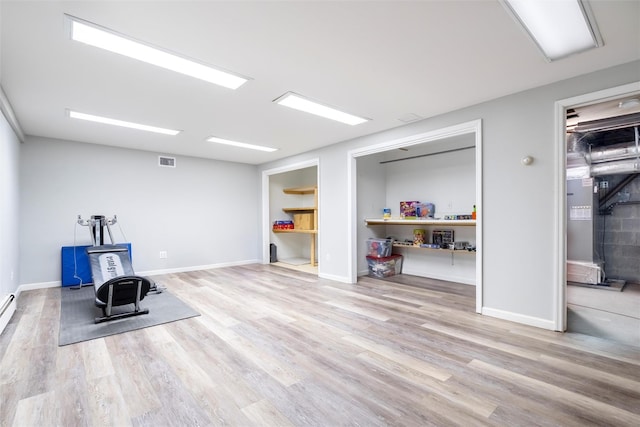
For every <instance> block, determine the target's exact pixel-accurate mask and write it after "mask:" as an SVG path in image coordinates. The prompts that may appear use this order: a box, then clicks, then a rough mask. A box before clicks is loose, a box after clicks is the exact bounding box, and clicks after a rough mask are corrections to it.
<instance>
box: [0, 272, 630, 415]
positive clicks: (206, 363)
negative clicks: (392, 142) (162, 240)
mask: <svg viewBox="0 0 640 427" xmlns="http://www.w3.org/2000/svg"><path fill="white" fill-rule="evenodd" d="M155 279H156V280H157V281H158V282H160V283H161V284H162V285H164V286H166V287H167V288H168V289H169V290H170V291H171V292H172V293H174V294H176V295H178V296H179V297H180V298H181V299H182V300H183V301H185V302H187V303H188V304H190V305H191V306H193V307H194V308H195V309H197V310H199V311H200V312H201V313H202V315H201V316H199V317H195V318H191V319H187V320H182V321H178V322H173V323H169V324H166V325H160V326H155V327H151V328H146V329H142V330H138V331H134V332H130V333H126V334H120V335H114V336H110V337H106V338H102V339H97V340H93V341H88V342H83V343H79V344H73V345H69V346H64V347H58V328H59V315H60V313H59V312H60V289H57V288H51V289H43V290H37V291H28V292H25V293H23V294H22V295H21V296H20V299H19V304H18V311H17V312H16V313H15V315H14V317H13V319H12V321H11V322H10V324H9V325H8V327H7V329H6V330H5V332H4V333H3V334H2V336H0V387H1V389H0V425H2V426H38V427H40V426H54V425H58V426H108V425H113V426H128V425H134V426H183V425H184V426H216V425H234V426H331V427H333V426H382V425H392V426H430V425H434V426H447V425H461V426H477V425H496V426H533V425H536V426H537V425H543V426H573V425H575V426H605V425H606V426H639V425H640V349H639V348H636V347H625V346H624V345H620V344H615V343H613V342H607V341H604V340H601V339H597V338H592V337H588V336H586V335H580V334H561V333H555V332H551V331H545V330H541V329H536V328H532V327H527V326H523V325H518V324H514V323H510V322H506V321H501V320H498V319H493V318H490V317H486V316H480V315H477V314H475V313H474V311H473V310H474V304H475V299H474V291H475V289H474V288H473V287H471V286H467V285H459V284H454V283H447V282H441V281H436V280H430V279H424V278H418V277H412V276H405V275H401V276H397V277H396V280H395V281H394V282H392V281H383V280H376V279H372V278H368V277H363V278H361V279H360V280H359V282H358V283H357V284H354V285H351V284H344V283H338V282H333V281H329V280H324V279H319V278H318V277H316V276H314V275H311V274H306V273H302V272H297V271H292V270H287V269H284V268H281V267H277V266H272V265H248V266H239V267H230V268H221V269H215V270H207V271H200V272H191V273H180V274H171V275H165V276H156V277H155Z"/></svg>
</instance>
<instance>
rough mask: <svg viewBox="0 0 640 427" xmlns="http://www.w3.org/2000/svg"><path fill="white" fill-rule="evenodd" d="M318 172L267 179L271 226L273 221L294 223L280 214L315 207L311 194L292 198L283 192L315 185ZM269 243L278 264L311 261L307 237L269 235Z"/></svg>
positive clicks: (306, 170)
mask: <svg viewBox="0 0 640 427" xmlns="http://www.w3.org/2000/svg"><path fill="white" fill-rule="evenodd" d="M317 181H318V168H317V167H316V166H313V167H308V168H303V169H297V170H293V171H289V172H283V173H278V174H273V175H270V176H269V217H270V223H273V221H276V220H293V216H292V215H291V214H288V213H285V212H283V211H282V208H284V207H288V208H293V207H308V206H313V204H314V203H315V201H314V196H313V194H305V195H293V194H285V193H283V192H282V190H283V189H284V188H292V187H306V186H313V185H317ZM270 238H271V243H273V244H275V245H276V247H277V252H278V260H280V261H282V260H285V261H286V260H287V259H291V258H304V259H310V256H311V250H310V249H311V245H310V238H311V237H310V235H308V234H291V233H286V234H282V233H274V232H271V237H270Z"/></svg>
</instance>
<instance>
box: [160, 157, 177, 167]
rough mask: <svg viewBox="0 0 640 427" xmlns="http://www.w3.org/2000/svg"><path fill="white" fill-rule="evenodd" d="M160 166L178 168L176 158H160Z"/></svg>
mask: <svg viewBox="0 0 640 427" xmlns="http://www.w3.org/2000/svg"><path fill="white" fill-rule="evenodd" d="M158 166H162V167H164V168H175V167H176V158H175V157H165V156H158Z"/></svg>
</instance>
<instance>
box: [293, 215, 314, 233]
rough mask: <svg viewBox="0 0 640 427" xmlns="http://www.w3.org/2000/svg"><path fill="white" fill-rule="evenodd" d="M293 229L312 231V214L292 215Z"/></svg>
mask: <svg viewBox="0 0 640 427" xmlns="http://www.w3.org/2000/svg"><path fill="white" fill-rule="evenodd" d="M293 228H294V229H295V230H313V214H312V213H298V214H293Z"/></svg>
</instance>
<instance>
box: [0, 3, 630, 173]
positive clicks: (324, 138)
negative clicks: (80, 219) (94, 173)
mask: <svg viewBox="0 0 640 427" xmlns="http://www.w3.org/2000/svg"><path fill="white" fill-rule="evenodd" d="M591 9H592V10H593V13H594V15H595V18H596V20H597V24H598V26H599V28H600V32H601V33H602V37H603V39H604V43H605V45H604V47H601V48H598V49H594V50H591V51H588V52H584V53H581V54H578V55H574V56H571V57H568V58H565V59H562V60H558V61H555V62H551V63H549V62H546V61H545V60H544V58H543V57H542V55H541V54H540V53H539V52H538V50H537V49H536V47H535V46H534V45H533V43H532V42H531V41H530V40H529V39H528V38H527V37H526V35H525V34H524V32H523V31H522V30H521V29H520V28H519V27H518V26H517V25H516V24H515V22H514V21H513V19H512V18H511V17H510V16H509V15H508V14H507V12H506V11H505V10H504V8H503V7H502V5H501V4H500V3H499V2H498V1H497V0H495V1H494V0H478V1H451V0H448V1H412V2H405V1H388V2H384V1H351V2H346V1H337V2H332V1H312V2H302V1H281V2H269V1H254V2H248V1H228V2H221V1H196V2H188V1H176V2H168V1H137V2H134V1H77V2H64V1H46V2H37V1H10V0H2V1H1V3H0V23H1V27H2V32H1V35H0V37H1V40H0V41H1V50H0V53H1V55H0V60H1V63H0V84H1V85H2V88H3V89H4V92H5V93H6V96H7V98H8V100H9V102H10V103H11V105H12V107H13V109H14V111H15V114H16V117H17V119H18V121H19V123H20V125H21V127H22V129H23V131H24V133H25V134H27V135H35V136H46V137H52V138H59V139H65V140H74V141H81V142H88V143H95V144H104V145H113V146H121V147H128V148H134V149H141V150H149V151H153V152H158V153H161V154H174V155H189V156H198V157H204V158H211V159H220V160H228V161H234V162H242V163H249V164H260V163H265V162H269V161H272V160H276V159H279V158H284V157H288V156H291V155H294V154H298V153H301V152H305V151H308V150H311V149H315V148H319V147H322V146H326V145H330V144H334V143H337V142H340V141H344V140H348V139H352V138H355V137H359V136H363V135H367V134H372V133H375V132H379V131H383V130H385V129H390V128H393V127H397V126H401V125H403V124H404V123H403V122H402V121H400V120H399V118H400V117H402V116H404V115H406V114H409V113H413V114H417V115H419V116H421V117H430V116H434V115H437V114H441V113H445V112H448V111H452V110H456V109H459V108H462V107H465V106H469V105H473V104H476V103H479V102H482V101H486V100H489V99H494V98H497V97H500V96H503V95H507V94H510V93H515V92H519V91H522V90H525V89H528V88H532V87H536V86H540V85H544V84H547V83H551V82H554V81H558V80H562V79H566V78H570V77H573V76H576V75H580V74H585V73H589V72H591V71H595V70H599V69H603V68H608V67H611V66H614V65H617V64H622V63H626V62H630V61H633V60H638V59H640V1H594V2H591ZM65 13H67V14H71V15H73V16H76V17H79V18H82V19H85V20H88V21H91V22H94V23H96V24H99V25H102V26H105V27H108V28H111V29H113V30H115V31H117V32H120V33H123V34H126V35H128V36H131V37H133V38H136V39H139V40H142V41H145V42H147V43H150V44H153V45H156V46H160V47H163V48H165V49H168V50H170V51H173V52H178V53H181V54H184V55H186V56H188V57H191V58H194V59H197V60H199V61H201V62H204V63H208V64H211V65H215V66H218V67H221V68H224V69H227V70H231V71H234V72H236V73H239V74H241V75H245V76H249V77H251V78H252V80H251V81H249V82H248V83H247V84H245V85H244V86H242V87H240V88H239V89H237V90H235V91H233V90H230V89H225V88H222V87H218V86H215V85H212V84H209V83H206V82H203V81H200V80H196V79H193V78H189V77H186V76H183V75H179V74H176V73H172V72H170V71H166V70H163V69H160V68H157V67H154V66H151V65H148V64H144V63H141V62H139V61H135V60H132V59H129V58H125V57H122V56H119V55H116V54H112V53H109V52H106V51H101V50H98V49H95V48H92V47H90V46H86V45H82V44H80V43H77V42H73V41H71V40H70V39H69V37H68V35H67V33H66V32H65V26H64V19H63V14H65ZM639 79H640V76H639ZM287 91H294V92H297V93H300V94H303V95H306V96H309V97H311V98H314V99H318V100H321V101H323V102H325V103H327V104H330V105H334V106H337V107H340V108H342V109H344V110H345V111H347V112H350V113H352V114H356V115H360V116H364V117H368V118H371V119H372V120H371V121H370V122H367V123H365V124H362V125H358V126H348V125H344V124H341V123H338V122H333V121H329V120H326V119H322V118H319V117H315V116H311V115H308V114H306V113H302V112H299V111H296V110H291V109H288V108H286V107H282V106H279V105H276V104H274V103H273V102H272V101H273V100H274V99H275V98H277V97H279V96H280V95H282V94H284V93H285V92H287ZM66 109H75V110H78V111H82V112H86V113H91V114H96V115H102V116H107V117H113V118H119V119H122V120H127V121H134V122H139V123H145V124H149V125H154V126H160V127H167V128H174V129H181V130H183V132H182V133H180V134H179V135H178V136H176V137H171V136H163V135H156V134H147V133H146V132H141V131H135V130H128V129H120V128H112V127H109V126H106V125H99V124H95V123H89V122H82V121H78V120H72V119H70V118H68V117H67V116H66V114H65V110H66ZM212 135H215V136H218V137H221V138H226V139H232V140H237V141H243V142H247V143H251V144H259V145H267V146H273V147H278V148H279V150H278V151H276V152H274V153H263V152H253V151H250V150H243V149H239V148H234V147H226V146H220V145H218V144H212V143H208V142H205V138H206V137H208V136H212Z"/></svg>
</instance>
